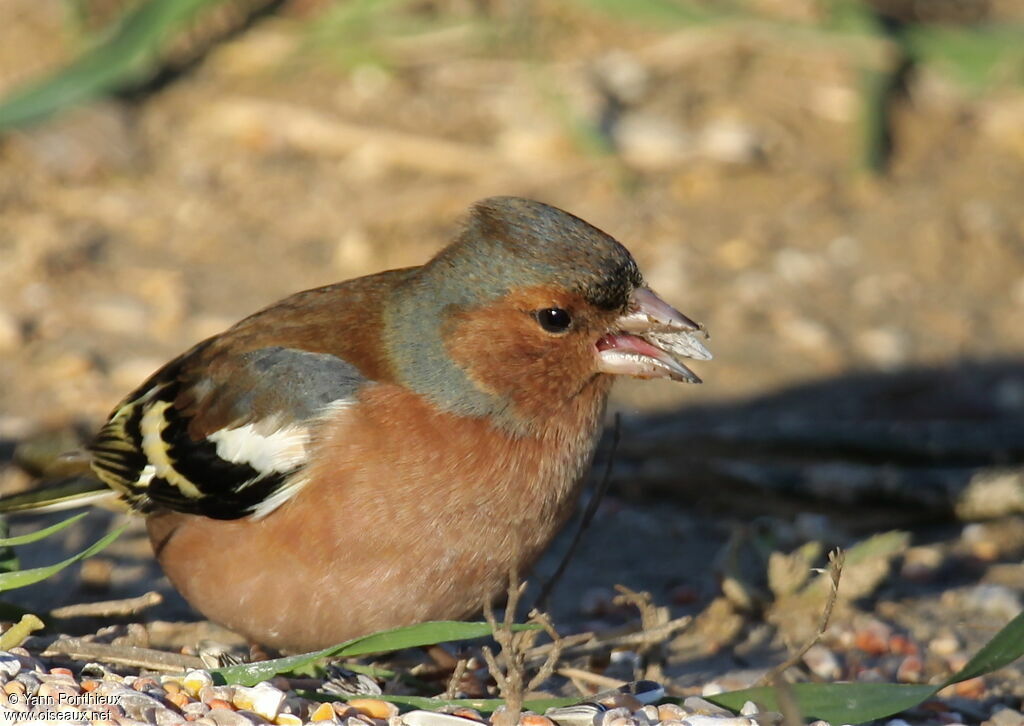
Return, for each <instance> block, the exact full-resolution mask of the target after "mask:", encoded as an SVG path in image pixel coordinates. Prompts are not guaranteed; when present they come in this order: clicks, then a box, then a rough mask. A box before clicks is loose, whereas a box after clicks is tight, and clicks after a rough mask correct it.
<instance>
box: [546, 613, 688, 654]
mask: <svg viewBox="0 0 1024 726" xmlns="http://www.w3.org/2000/svg"><path fill="white" fill-rule="evenodd" d="M692 622H693V617H692V616H691V615H684V616H683V617H681V618H676V619H675V620H670V621H669V622H667V623H665V624H664V625H659V626H658V627H656V628H651V629H649V630H637V631H632V632H628V633H622V632H621V630H616V631H614V632H612V633H610V634H608V633H605V634H601V633H594V632H587V633H577V634H575V635H567V636H565V637H564V638H562V642H563V645H562V648H563V655H567V656H577V655H585V654H587V653H593V652H596V651H602V650H610V649H612V648H619V647H623V646H630V645H633V646H636V645H643V644H645V643H656V642H659V641H662V640H665V639H666V638H668V637H669V636H671V635H674V634H675V633H676V632H677V631H679V630H682V629H683V628H685V627H687V626H688V625H690V623H692ZM551 647H552V644H551V643H544V644H543V645H538V646H537V647H536V648H534V649H533V650H531V651H530V652H529V654H528V658H529V659H530V660H536V659H538V658H540V657H543V656H546V655H547V653H548V652H550V650H551Z"/></svg>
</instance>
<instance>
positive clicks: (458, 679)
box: [444, 658, 469, 701]
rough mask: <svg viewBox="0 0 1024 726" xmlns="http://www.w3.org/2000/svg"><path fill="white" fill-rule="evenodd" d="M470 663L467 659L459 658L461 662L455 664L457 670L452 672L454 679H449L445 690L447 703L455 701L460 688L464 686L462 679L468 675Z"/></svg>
mask: <svg viewBox="0 0 1024 726" xmlns="http://www.w3.org/2000/svg"><path fill="white" fill-rule="evenodd" d="M468 663H469V661H468V660H466V659H465V658H459V662H458V663H456V664H455V668H454V669H453V670H452V677H451V678H449V679H448V687H447V688H445V689H444V699H445V700H446V701H451V700H453V699H454V698H455V697H456V696H457V694H458V693H459V691H460V690H462V689H461V688H460V687H459V686H460V685H461V684H462V679H463V678H464V677H465V675H466V665H467V664H468Z"/></svg>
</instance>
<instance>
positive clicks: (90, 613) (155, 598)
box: [50, 591, 164, 620]
mask: <svg viewBox="0 0 1024 726" xmlns="http://www.w3.org/2000/svg"><path fill="white" fill-rule="evenodd" d="M163 601H164V598H163V595H161V594H160V593H158V592H155V591H150V592H147V593H146V594H144V595H139V596H138V597H129V598H125V599H123V600H105V601H103V602H88V603H79V604H77V605H65V606H64V607H59V608H54V609H53V610H51V611H50V617H53V618H60V619H61V620H68V619H70V618H84V617H91V618H109V617H114V616H119V615H135V614H137V613H140V612H142V611H143V610H146V609H147V608H151V607H153V606H154V605H159V604H160V603H162V602H163Z"/></svg>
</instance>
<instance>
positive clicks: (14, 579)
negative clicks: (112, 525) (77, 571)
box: [0, 525, 128, 592]
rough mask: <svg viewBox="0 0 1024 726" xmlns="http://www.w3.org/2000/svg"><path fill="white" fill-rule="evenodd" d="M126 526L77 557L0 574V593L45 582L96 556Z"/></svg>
mask: <svg viewBox="0 0 1024 726" xmlns="http://www.w3.org/2000/svg"><path fill="white" fill-rule="evenodd" d="M127 526H128V525H125V526H124V527H119V528H118V529H115V530H114V531H113V532H111V533H109V534H108V535H106V536H105V537H103V538H102V539H100V540H97V541H96V542H94V543H93V544H92V546H90V547H88V548H86V549H84V550H82V551H81V552H79V553H78V554H77V555H73V556H71V557H69V558H67V559H66V560H63V561H61V562H58V563H57V564H55V565H48V566H46V567H34V568H32V569H30V570H17V571H15V572H4V573H0V592H3V591H5V590H15V589H17V588H19V587H26V586H28V585H33V584H35V583H37V582H39V581H40V580H45V579H46V578H47V577H50V576H52V575H55V574H57V573H58V572H60V571H61V570H63V569H64V568H65V567H68V566H70V565H73V564H74V563H76V562H78V561H79V560H84V559H85V558H86V557H91V556H92V555H94V554H96V553H97V552H99V551H100V550H102V549H103V548H104V547H106V546H107V545H109V544H110V543H111V542H113V541H114V540H115V539H117V538H118V537H119V536H120V535H121V533H122V532H123V531H124V530H125V527H127Z"/></svg>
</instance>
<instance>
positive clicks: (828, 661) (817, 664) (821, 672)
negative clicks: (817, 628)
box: [804, 643, 842, 681]
mask: <svg viewBox="0 0 1024 726" xmlns="http://www.w3.org/2000/svg"><path fill="white" fill-rule="evenodd" d="M804 663H805V664H807V668H808V669H809V670H810V671H811V673H813V674H814V675H816V676H817V677H818V678H821V679H823V680H826V681H834V680H836V679H837V678H839V676H840V675H841V674H842V666H840V664H839V659H838V658H837V657H836V655H835V653H833V652H832V649H831V648H828V647H826V646H824V645H822V644H821V643H816V644H814V645H812V646H811V647H810V648H809V649H808V650H807V652H806V653H804Z"/></svg>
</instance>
